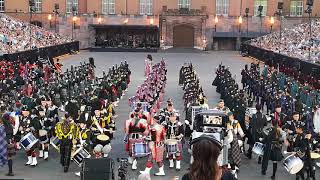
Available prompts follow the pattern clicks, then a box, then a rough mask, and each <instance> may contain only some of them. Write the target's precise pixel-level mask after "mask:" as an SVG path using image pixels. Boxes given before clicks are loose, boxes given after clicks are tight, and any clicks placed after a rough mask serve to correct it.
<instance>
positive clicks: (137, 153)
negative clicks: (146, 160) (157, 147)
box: [132, 142, 150, 157]
mask: <svg viewBox="0 0 320 180" xmlns="http://www.w3.org/2000/svg"><path fill="white" fill-rule="evenodd" d="M149 154H150V148H149V146H148V143H146V142H136V143H134V144H133V146H132V155H133V157H145V156H147V155H149Z"/></svg>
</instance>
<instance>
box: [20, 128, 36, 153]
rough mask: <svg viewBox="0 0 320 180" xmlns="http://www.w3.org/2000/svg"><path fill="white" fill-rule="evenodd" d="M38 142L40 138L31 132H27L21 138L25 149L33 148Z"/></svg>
mask: <svg viewBox="0 0 320 180" xmlns="http://www.w3.org/2000/svg"><path fill="white" fill-rule="evenodd" d="M37 142H38V139H37V138H36V137H34V135H33V134H32V133H31V132H29V133H28V134H26V135H25V136H24V137H23V138H22V139H21V140H20V144H21V146H22V147H23V148H24V149H25V150H29V149H31V148H32V147H33V146H34V145H35V144H36V143H37Z"/></svg>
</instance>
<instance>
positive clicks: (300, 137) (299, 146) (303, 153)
mask: <svg viewBox="0 0 320 180" xmlns="http://www.w3.org/2000/svg"><path fill="white" fill-rule="evenodd" d="M303 129H304V126H303V125H302V124H300V123H299V124H297V125H296V130H295V132H296V135H295V137H294V139H293V150H294V152H295V155H296V156H297V157H299V158H300V159H301V160H302V161H304V162H306V161H310V158H311V157H310V148H309V146H308V141H307V139H306V138H305V137H306V136H305V135H304V133H303ZM304 164H306V163H304ZM304 172H305V165H304V168H302V169H301V170H300V171H299V172H298V173H297V174H296V180H300V177H301V179H303V180H304Z"/></svg>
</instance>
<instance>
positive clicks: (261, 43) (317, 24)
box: [251, 20, 320, 63]
mask: <svg viewBox="0 0 320 180" xmlns="http://www.w3.org/2000/svg"><path fill="white" fill-rule="evenodd" d="M309 32H310V26H309V23H304V24H300V25H298V26H295V27H293V28H290V29H284V30H282V35H281V39H280V33H279V31H277V32H274V33H271V34H268V35H265V36H262V37H259V38H256V39H254V40H252V41H251V45H254V46H257V47H262V48H263V49H266V50H270V51H274V52H276V53H279V52H280V53H281V54H284V55H287V56H289V57H294V58H299V59H303V60H307V61H308V60H310V61H312V62H318V63H320V20H314V21H312V23H311V35H312V36H311V38H310V33H309ZM310 47H311V49H310V58H309V48H310Z"/></svg>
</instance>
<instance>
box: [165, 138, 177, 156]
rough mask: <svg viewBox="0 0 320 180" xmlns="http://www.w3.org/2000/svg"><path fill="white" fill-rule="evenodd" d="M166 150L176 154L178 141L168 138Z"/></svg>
mask: <svg viewBox="0 0 320 180" xmlns="http://www.w3.org/2000/svg"><path fill="white" fill-rule="evenodd" d="M166 151H167V153H168V154H169V155H170V154H175V153H176V152H177V151H178V141H177V140H175V139H168V140H166Z"/></svg>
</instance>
